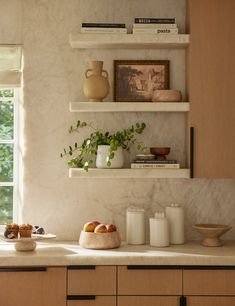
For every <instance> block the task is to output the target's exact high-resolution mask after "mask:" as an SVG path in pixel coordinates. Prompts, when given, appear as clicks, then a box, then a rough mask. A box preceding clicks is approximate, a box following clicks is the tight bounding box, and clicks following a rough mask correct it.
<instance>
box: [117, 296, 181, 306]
mask: <svg viewBox="0 0 235 306" xmlns="http://www.w3.org/2000/svg"><path fill="white" fill-rule="evenodd" d="M179 300H180V297H177V296H119V297H118V306H179Z"/></svg>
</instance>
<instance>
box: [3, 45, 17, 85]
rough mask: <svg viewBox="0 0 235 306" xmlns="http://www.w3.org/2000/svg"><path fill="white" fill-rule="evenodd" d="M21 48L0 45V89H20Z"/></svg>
mask: <svg viewBox="0 0 235 306" xmlns="http://www.w3.org/2000/svg"><path fill="white" fill-rule="evenodd" d="M21 63H22V47H21V46H18V45H0V88H6V87H8V88H9V87H20V85H21V74H22V73H21Z"/></svg>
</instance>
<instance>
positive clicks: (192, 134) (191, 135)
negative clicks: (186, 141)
mask: <svg viewBox="0 0 235 306" xmlns="http://www.w3.org/2000/svg"><path fill="white" fill-rule="evenodd" d="M194 132H195V130H194V127H192V126H191V127H190V178H193V177H194Z"/></svg>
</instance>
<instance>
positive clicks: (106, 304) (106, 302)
mask: <svg viewBox="0 0 235 306" xmlns="http://www.w3.org/2000/svg"><path fill="white" fill-rule="evenodd" d="M67 306H116V297H115V296H96V297H95V299H94V300H77V301H76V300H74V301H67Z"/></svg>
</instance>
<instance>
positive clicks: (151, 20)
mask: <svg viewBox="0 0 235 306" xmlns="http://www.w3.org/2000/svg"><path fill="white" fill-rule="evenodd" d="M135 23H156V24H157V23H160V24H172V23H175V18H135Z"/></svg>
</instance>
